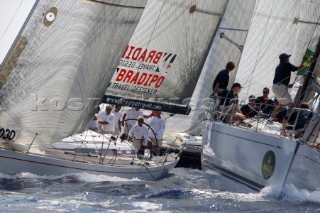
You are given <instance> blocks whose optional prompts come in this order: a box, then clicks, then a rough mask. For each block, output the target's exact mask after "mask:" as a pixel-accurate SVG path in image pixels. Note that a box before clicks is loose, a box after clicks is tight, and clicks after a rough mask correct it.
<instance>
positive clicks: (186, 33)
mask: <svg viewBox="0 0 320 213" xmlns="http://www.w3.org/2000/svg"><path fill="white" fill-rule="evenodd" d="M227 3H228V1H227V0H215V1H212V0H149V1H148V3H147V5H146V9H145V10H144V12H143V15H142V18H141V20H140V22H139V24H138V26H137V28H136V30H135V32H134V35H133V37H132V38H131V40H130V42H129V45H128V46H127V47H126V49H125V51H124V52H123V54H122V58H121V60H120V63H119V66H118V67H117V69H116V70H115V73H114V76H113V78H112V82H111V84H110V86H109V87H108V90H107V92H106V99H107V101H108V102H111V103H118V104H123V105H129V106H136V107H141V108H147V109H152V110H162V111H172V112H178V113H186V110H180V111H179V110H177V108H175V107H174V106H175V104H181V103H182V101H183V100H184V99H185V98H190V97H191V95H192V93H193V90H194V87H195V85H196V83H197V81H198V77H199V75H200V72H201V70H202V67H203V64H204V62H205V59H206V56H207V54H208V52H209V49H210V46H211V43H212V41H213V38H214V35H215V34H216V32H217V28H218V26H219V24H220V21H221V18H222V16H223V14H224V12H225V8H226V6H227ZM115 96H118V98H117V97H115ZM159 102H160V103H164V104H163V105H161V104H159ZM166 106H173V107H166Z"/></svg>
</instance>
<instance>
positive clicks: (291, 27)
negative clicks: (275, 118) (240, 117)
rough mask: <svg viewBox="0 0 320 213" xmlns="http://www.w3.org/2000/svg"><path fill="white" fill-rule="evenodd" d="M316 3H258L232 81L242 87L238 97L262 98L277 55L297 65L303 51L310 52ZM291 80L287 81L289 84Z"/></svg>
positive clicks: (283, 0) (293, 0)
mask: <svg viewBox="0 0 320 213" xmlns="http://www.w3.org/2000/svg"><path fill="white" fill-rule="evenodd" d="M319 7H320V2H319V1H311V0H307V1H297V0H277V1H268V0H260V1H258V2H257V9H256V12H255V13H254V15H253V19H252V24H251V27H250V32H249V34H248V39H247V41H246V48H245V49H244V52H243V55H242V59H241V62H240V65H239V69H238V72H237V76H236V81H237V82H241V83H242V84H243V86H244V88H243V89H242V91H241V93H240V96H242V97H245V96H248V95H251V94H253V95H258V96H260V95H262V89H263V88H264V87H269V88H270V92H272V90H271V87H272V81H273V77H274V72H275V68H276V66H277V65H278V64H279V58H278V57H279V55H280V54H281V53H284V52H286V53H288V54H291V55H292V56H291V57H290V61H291V63H293V64H296V65H298V64H300V63H301V60H302V57H303V55H304V54H305V52H306V48H310V49H311V50H314V48H315V46H316V43H317V41H318V37H319V30H320V28H319V17H320V11H319ZM293 81H294V78H293V77H292V78H291V82H293Z"/></svg>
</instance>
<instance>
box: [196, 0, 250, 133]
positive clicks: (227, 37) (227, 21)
mask: <svg viewBox="0 0 320 213" xmlns="http://www.w3.org/2000/svg"><path fill="white" fill-rule="evenodd" d="M255 4H256V1H255V0H249V1H242V0H234V1H229V3H228V6H227V9H226V12H225V14H224V16H223V19H222V22H221V24H220V26H219V28H218V33H217V36H216V37H215V39H214V41H213V44H212V46H211V49H210V52H209V55H208V57H207V59H206V62H205V64H204V67H203V69H202V72H201V76H200V78H199V81H198V83H197V86H196V89H195V92H194V93H193V95H192V101H191V103H192V106H193V107H194V108H195V109H196V111H195V113H194V114H193V119H192V120H193V124H192V126H193V125H194V124H196V123H197V121H198V117H199V114H200V113H202V112H203V111H201V110H200V107H201V105H203V104H205V103H206V99H208V98H209V97H210V94H211V93H212V92H213V89H212V85H213V81H214V79H215V77H216V75H217V74H218V72H219V71H221V70H223V69H225V66H226V64H227V63H228V62H229V61H233V62H235V63H236V64H238V63H239V61H240V57H241V54H242V48H243V45H244V44H245V41H246V38H247V34H248V31H249V25H250V21H251V17H252V14H253V11H254V8H255ZM245 48H247V47H245ZM230 75H231V76H235V73H231V74H230ZM233 79H234V77H230V80H229V81H230V82H233ZM229 86H231V83H229ZM194 134H196V133H194Z"/></svg>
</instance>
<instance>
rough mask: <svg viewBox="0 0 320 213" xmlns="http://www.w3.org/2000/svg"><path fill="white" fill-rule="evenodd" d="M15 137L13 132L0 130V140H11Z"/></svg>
mask: <svg viewBox="0 0 320 213" xmlns="http://www.w3.org/2000/svg"><path fill="white" fill-rule="evenodd" d="M15 137H16V131H15V130H10V129H4V128H0V138H2V139H8V140H13V139H14V138H15Z"/></svg>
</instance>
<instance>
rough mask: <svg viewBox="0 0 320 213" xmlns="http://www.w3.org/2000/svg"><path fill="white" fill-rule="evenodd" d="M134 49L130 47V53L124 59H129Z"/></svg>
mask: <svg viewBox="0 0 320 213" xmlns="http://www.w3.org/2000/svg"><path fill="white" fill-rule="evenodd" d="M134 48H135V47H134V46H131V47H130V51H129V53H128V55H127V56H126V59H130V55H131V52H132V50H134Z"/></svg>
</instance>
